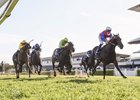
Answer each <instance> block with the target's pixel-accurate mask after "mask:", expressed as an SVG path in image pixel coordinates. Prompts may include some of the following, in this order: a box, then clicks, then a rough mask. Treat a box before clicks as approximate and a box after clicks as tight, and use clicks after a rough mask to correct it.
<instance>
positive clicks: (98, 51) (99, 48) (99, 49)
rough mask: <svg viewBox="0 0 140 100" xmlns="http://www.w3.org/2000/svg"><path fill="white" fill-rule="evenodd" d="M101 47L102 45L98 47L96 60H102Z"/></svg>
mask: <svg viewBox="0 0 140 100" xmlns="http://www.w3.org/2000/svg"><path fill="white" fill-rule="evenodd" d="M101 47H102V44H100V45H99V46H98V48H97V50H96V54H95V58H96V59H97V60H99V59H100V51H101Z"/></svg>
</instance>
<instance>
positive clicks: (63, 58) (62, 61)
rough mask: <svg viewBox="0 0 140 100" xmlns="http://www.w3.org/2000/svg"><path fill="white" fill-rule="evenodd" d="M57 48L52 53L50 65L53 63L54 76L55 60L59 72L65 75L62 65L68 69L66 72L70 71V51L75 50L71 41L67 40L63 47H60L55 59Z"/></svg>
mask: <svg viewBox="0 0 140 100" xmlns="http://www.w3.org/2000/svg"><path fill="white" fill-rule="evenodd" d="M57 50H58V48H57V49H55V50H54V52H53V55H52V65H53V71H54V76H56V71H55V68H56V67H55V62H58V63H59V64H58V66H57V69H58V71H59V72H63V74H64V75H65V71H64V66H65V67H66V69H67V70H68V71H67V73H68V74H69V73H70V72H71V68H72V64H71V53H72V52H74V51H75V49H74V45H73V43H72V42H68V43H67V45H66V46H65V47H64V48H61V50H60V51H61V52H60V53H59V58H58V59H57V57H56V55H55V52H56V51H57Z"/></svg>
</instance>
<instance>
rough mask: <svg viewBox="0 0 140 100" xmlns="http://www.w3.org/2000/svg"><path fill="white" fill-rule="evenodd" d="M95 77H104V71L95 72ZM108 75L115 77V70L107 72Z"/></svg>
mask: <svg viewBox="0 0 140 100" xmlns="http://www.w3.org/2000/svg"><path fill="white" fill-rule="evenodd" d="M95 75H103V71H102V70H100V71H99V70H98V71H96V72H95ZM106 75H108V76H113V75H114V71H113V70H106Z"/></svg>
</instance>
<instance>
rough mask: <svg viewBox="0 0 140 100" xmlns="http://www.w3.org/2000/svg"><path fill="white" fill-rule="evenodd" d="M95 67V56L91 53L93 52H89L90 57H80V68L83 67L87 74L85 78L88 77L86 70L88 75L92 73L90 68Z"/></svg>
mask: <svg viewBox="0 0 140 100" xmlns="http://www.w3.org/2000/svg"><path fill="white" fill-rule="evenodd" d="M94 65H95V55H94V53H93V50H91V55H90V56H89V57H87V55H84V56H83V57H82V60H81V63H80V66H84V69H85V71H86V73H87V76H88V77H89V73H88V70H89V71H90V73H91V72H92V68H93V67H94Z"/></svg>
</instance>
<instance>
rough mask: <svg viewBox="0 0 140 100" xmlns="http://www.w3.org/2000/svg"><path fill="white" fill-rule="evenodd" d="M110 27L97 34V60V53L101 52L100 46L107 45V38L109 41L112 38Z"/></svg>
mask: <svg viewBox="0 0 140 100" xmlns="http://www.w3.org/2000/svg"><path fill="white" fill-rule="evenodd" d="M111 30H112V29H111V27H106V29H105V30H104V31H103V32H101V33H100V34H99V41H100V45H99V46H98V48H97V50H96V54H95V55H96V58H97V59H98V58H99V52H100V50H101V47H102V45H103V44H104V42H105V43H108V38H109V39H111V38H112V33H111Z"/></svg>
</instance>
